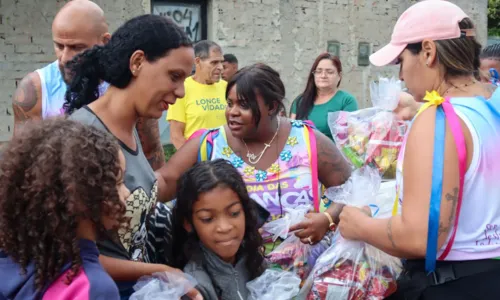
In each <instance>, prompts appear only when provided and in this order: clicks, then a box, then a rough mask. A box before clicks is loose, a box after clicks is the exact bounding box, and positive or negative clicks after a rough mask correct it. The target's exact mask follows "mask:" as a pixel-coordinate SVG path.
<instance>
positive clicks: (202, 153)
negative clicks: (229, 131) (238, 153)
mask: <svg viewBox="0 0 500 300" xmlns="http://www.w3.org/2000/svg"><path fill="white" fill-rule="evenodd" d="M218 130H219V129H218V128H216V129H209V130H206V129H205V131H204V132H202V133H201V134H198V136H199V135H201V138H200V146H199V147H198V162H201V161H206V160H209V159H210V158H211V157H212V151H213V144H214V141H213V140H214V133H215V132H216V131H218Z"/></svg>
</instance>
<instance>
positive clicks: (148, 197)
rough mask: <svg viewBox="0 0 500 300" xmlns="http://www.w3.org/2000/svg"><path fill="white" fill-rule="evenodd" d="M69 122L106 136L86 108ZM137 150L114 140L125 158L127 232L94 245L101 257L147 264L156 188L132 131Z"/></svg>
mask: <svg viewBox="0 0 500 300" xmlns="http://www.w3.org/2000/svg"><path fill="white" fill-rule="evenodd" d="M70 119H72V120H75V121H78V122H80V123H83V124H87V125H90V126H95V127H96V128H98V129H101V130H103V131H106V132H109V130H108V128H107V127H106V125H105V124H104V123H103V122H102V121H101V120H100V119H99V117H97V116H96V115H95V114H94V112H93V111H92V110H90V108H88V107H87V106H85V107H83V108H81V109H79V110H77V111H75V112H74V113H73V114H72V115H71V116H70ZM134 135H135V140H136V144H137V150H135V151H134V150H132V149H130V148H129V147H127V145H125V144H124V143H122V142H121V141H120V140H118V143H119V144H120V147H121V150H122V152H123V154H124V155H125V159H126V164H127V165H126V168H125V177H124V179H125V186H126V187H127V188H128V189H129V190H130V196H129V197H128V199H127V200H126V206H127V212H126V216H127V217H130V218H131V219H130V226H129V228H128V229H126V230H124V229H120V230H119V231H118V232H111V231H110V232H108V237H107V238H105V239H102V240H99V241H98V242H97V246H98V248H99V252H101V254H103V255H106V256H110V257H115V258H119V259H126V260H135V261H146V262H148V261H149V258H148V257H147V253H146V248H145V246H146V236H147V230H146V224H147V223H146V222H147V218H148V215H149V214H150V212H152V211H153V208H154V205H155V204H156V201H157V195H158V185H157V181H156V176H155V174H154V172H153V169H152V168H151V166H150V165H149V163H148V160H147V159H146V156H144V152H143V151H142V146H141V142H140V140H139V136H138V134H137V132H136V131H135V130H134Z"/></svg>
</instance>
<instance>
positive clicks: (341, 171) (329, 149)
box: [316, 135, 351, 187]
mask: <svg viewBox="0 0 500 300" xmlns="http://www.w3.org/2000/svg"><path fill="white" fill-rule="evenodd" d="M325 138H326V137H319V136H318V135H317V139H316V140H317V148H318V172H319V174H318V175H320V176H321V175H324V174H327V178H331V179H330V180H325V179H326V178H324V177H323V178H321V179H323V180H325V181H326V182H323V181H322V183H323V184H324V185H325V186H326V187H330V186H336V185H341V184H343V183H344V182H346V181H347V179H349V177H350V176H351V166H350V165H349V163H347V161H346V160H345V159H344V157H343V156H342V154H341V153H340V152H339V151H338V150H337V149H336V148H335V145H334V144H333V142H330V141H325V140H324V139H325Z"/></svg>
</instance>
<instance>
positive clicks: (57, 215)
mask: <svg viewBox="0 0 500 300" xmlns="http://www.w3.org/2000/svg"><path fill="white" fill-rule="evenodd" d="M119 149H120V148H119V146H118V144H117V142H116V140H115V139H114V138H113V137H112V136H110V135H109V134H107V133H105V132H102V131H100V130H98V129H95V128H93V127H87V126H84V125H82V124H80V123H76V122H74V121H70V120H65V119H60V118H58V119H52V120H45V121H42V122H41V123H40V122H37V123H34V124H27V125H26V126H25V127H23V129H22V131H21V132H20V134H19V135H16V136H15V137H14V138H13V139H12V140H11V141H10V143H9V144H8V146H7V148H6V149H5V152H4V153H3V157H4V159H2V161H1V162H0V182H1V183H2V184H1V185H0V228H2V230H1V231H0V249H1V250H2V251H3V252H4V253H5V254H7V255H9V256H10V257H11V258H12V259H13V260H14V261H15V262H16V263H18V264H19V265H20V266H21V268H22V270H23V272H26V267H27V266H28V264H30V263H34V266H35V270H36V274H35V285H36V288H37V289H42V288H43V287H44V286H45V285H47V284H50V283H51V282H52V281H54V280H55V279H56V277H57V276H58V275H59V274H60V272H61V269H62V268H63V266H64V265H65V264H67V263H71V272H69V273H68V278H67V280H68V282H70V281H71V280H72V279H73V277H74V276H75V275H76V274H77V272H78V270H79V268H80V266H81V263H82V262H81V258H80V249H79V246H78V240H79V238H78V237H77V227H78V220H80V219H82V218H83V219H87V220H91V221H92V222H93V223H94V224H95V225H96V228H97V229H98V230H99V232H103V230H104V226H103V224H102V221H101V218H102V217H103V216H109V217H111V218H113V219H116V220H118V221H119V222H121V223H123V222H124V221H125V218H124V215H125V204H124V203H123V202H122V201H121V200H120V198H119V195H118V190H117V183H118V182H119V180H122V176H123V174H122V173H123V172H122V170H121V167H120V161H119Z"/></svg>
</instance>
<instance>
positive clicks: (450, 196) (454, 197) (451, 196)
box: [438, 187, 458, 236]
mask: <svg viewBox="0 0 500 300" xmlns="http://www.w3.org/2000/svg"><path fill="white" fill-rule="evenodd" d="M444 197H445V199H446V201H449V202H451V212H450V217H449V218H448V220H447V221H446V222H444V223H443V222H440V223H439V230H438V235H439V236H440V235H442V234H448V232H449V231H450V229H451V228H452V227H453V225H452V224H453V219H454V218H455V214H456V209H457V204H458V188H457V187H456V188H453V192H452V193H447V194H446V195H445V196H444Z"/></svg>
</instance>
